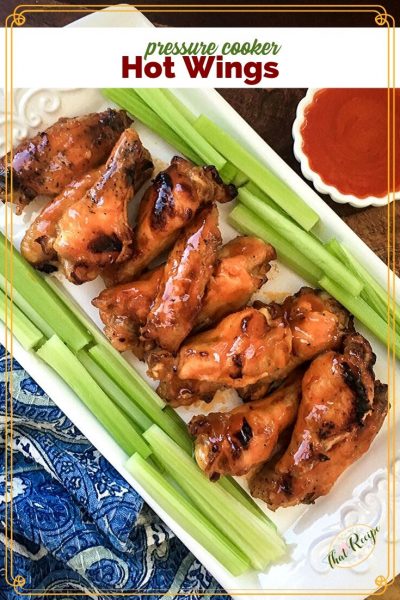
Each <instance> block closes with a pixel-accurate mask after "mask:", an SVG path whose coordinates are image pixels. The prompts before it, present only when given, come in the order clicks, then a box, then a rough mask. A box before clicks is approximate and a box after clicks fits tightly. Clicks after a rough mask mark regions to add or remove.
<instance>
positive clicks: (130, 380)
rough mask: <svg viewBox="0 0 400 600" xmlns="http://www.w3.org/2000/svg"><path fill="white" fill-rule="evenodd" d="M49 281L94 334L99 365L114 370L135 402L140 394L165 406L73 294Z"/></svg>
mask: <svg viewBox="0 0 400 600" xmlns="http://www.w3.org/2000/svg"><path fill="white" fill-rule="evenodd" d="M48 281H49V285H50V286H51V287H52V289H53V290H54V292H55V293H56V294H57V295H58V296H59V297H60V298H61V299H62V300H64V302H66V303H68V304H70V305H71V306H73V307H74V312H75V314H76V317H77V319H78V320H79V321H80V322H81V323H82V325H84V327H85V328H86V329H87V330H88V331H89V332H90V334H91V335H92V337H93V339H94V340H95V341H96V342H97V346H95V347H94V348H95V349H94V348H92V349H91V354H93V358H94V359H95V360H96V362H97V363H98V364H99V366H100V367H102V368H103V364H104V365H107V368H108V369H109V370H110V369H111V370H112V372H113V379H114V380H115V381H116V383H117V384H118V385H119V387H120V388H121V389H123V391H124V392H125V393H126V394H127V396H129V398H131V399H132V400H133V401H134V402H136V401H137V399H136V397H137V395H138V394H139V395H140V397H141V399H142V401H143V402H148V403H154V404H155V405H156V406H159V407H160V408H164V406H165V402H164V400H162V399H161V398H160V397H159V396H158V394H156V392H155V391H154V390H153V389H152V388H151V387H150V386H149V385H148V383H146V381H144V379H143V377H142V376H141V375H139V373H137V371H136V370H135V368H134V367H132V365H130V364H129V363H128V361H127V360H126V359H125V358H124V357H123V356H122V355H121V354H120V353H119V352H118V351H117V350H116V349H115V348H114V347H113V346H112V345H111V344H110V342H109V341H108V339H107V338H106V336H105V335H104V334H103V333H102V332H101V331H100V329H99V328H98V327H97V325H96V324H95V323H94V322H93V321H92V319H91V318H90V317H88V316H87V315H86V314H85V313H84V312H83V311H82V309H81V308H80V306H79V305H78V304H77V303H76V302H75V300H74V299H73V298H72V296H69V294H68V293H66V292H65V290H64V289H63V288H62V287H61V286H60V285H59V283H58V282H57V280H56V279H55V278H49V280H48ZM100 347H101V348H100Z"/></svg>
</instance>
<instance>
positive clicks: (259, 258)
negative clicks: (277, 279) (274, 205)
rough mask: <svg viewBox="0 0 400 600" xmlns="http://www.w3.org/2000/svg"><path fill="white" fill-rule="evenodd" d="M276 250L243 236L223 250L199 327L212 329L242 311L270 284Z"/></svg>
mask: <svg viewBox="0 0 400 600" xmlns="http://www.w3.org/2000/svg"><path fill="white" fill-rule="evenodd" d="M275 259H276V253H275V250H274V248H273V247H272V246H271V245H270V244H266V243H265V242H263V241H262V240H260V239H258V238H255V237H251V236H239V237H236V238H234V239H233V240H231V241H230V242H228V243H227V244H225V246H224V247H223V248H222V250H221V252H220V254H219V257H218V264H217V265H216V268H215V269H214V272H213V275H212V277H211V279H210V282H209V284H208V286H207V291H206V294H205V296H204V299H203V303H202V308H201V312H200V314H199V316H198V319H197V323H196V326H197V328H198V329H204V328H206V327H209V326H210V325H211V324H212V323H214V322H216V321H219V320H220V319H222V318H223V317H225V316H226V315H227V314H229V313H232V312H235V311H237V310H240V309H241V308H242V307H243V306H246V304H247V303H248V302H249V300H250V298H251V296H252V295H253V294H254V292H256V291H257V290H258V289H259V288H260V287H261V286H262V285H263V284H264V283H265V282H266V281H267V273H268V271H269V270H270V268H271V264H270V263H271V261H272V260H275Z"/></svg>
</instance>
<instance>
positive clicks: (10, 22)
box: [4, 4, 396, 597]
mask: <svg viewBox="0 0 400 600" xmlns="http://www.w3.org/2000/svg"><path fill="white" fill-rule="evenodd" d="M149 6H151V7H150V8H149ZM103 9H108V12H110V13H126V12H143V13H155V12H165V13H169V12H172V13H173V12H176V10H177V9H178V10H179V12H184V13H198V12H208V13H219V12H225V13H226V12H229V13H240V12H249V11H250V12H254V13H369V14H371V15H375V17H374V21H375V24H376V25H377V26H379V27H382V26H386V27H387V33H388V37H387V81H388V84H387V99H388V100H387V102H388V148H387V152H388V190H389V192H388V204H387V221H388V228H387V266H388V272H387V290H388V335H387V361H388V362H387V376H388V386H389V390H390V387H391V385H392V392H393V402H392V406H391V409H390V410H389V411H388V416H387V423H388V441H387V476H388V490H387V509H388V510H387V513H388V514H387V521H388V522H387V528H388V534H387V545H388V562H387V570H388V573H387V575H386V576H384V575H378V576H377V577H376V578H375V585H376V586H377V587H378V589H376V588H374V589H372V590H357V591H351V592H350V591H348V590H347V589H334V590H318V591H317V590H315V589H314V590H313V589H308V590H298V591H293V590H285V589H282V590H276V589H275V590H271V591H265V592H262V591H260V590H248V591H243V590H230V591H229V592H228V593H229V594H230V595H231V594H234V595H236V596H242V595H246V596H277V595H282V594H285V595H287V596H293V595H297V596H318V595H321V594H323V595H325V596H358V595H360V594H363V595H372V596H381V595H382V594H384V593H385V591H386V589H387V588H388V587H390V586H391V585H393V583H394V578H395V576H396V571H395V569H396V548H395V543H394V542H395V533H396V512H395V491H396V490H395V486H396V481H395V473H394V457H395V451H396V430H395V415H396V402H395V397H394V391H395V362H396V356H395V333H396V324H395V313H396V300H395V287H396V276H395V263H396V246H395V239H396V238H395V234H396V220H395V199H394V195H395V168H396V161H395V152H396V148H395V125H396V124H395V103H396V98H395V60H396V57H395V25H396V23H395V19H394V17H393V16H392V15H391V14H390V13H388V12H387V10H386V8H385V7H384V6H382V5H378V4H364V5H362V4H335V5H327V4H316V5H310V4H290V5H283V4H268V5H267V7H266V6H265V5H263V4H237V5H224V4H212V5H204V4H168V5H166V4H156V5H147V4H137V5H135V6H124V5H121V6H113V5H111V6H110V5H108V4H96V5H91V6H88V5H84V4H77V5H70V4H65V5H62V4H59V5H57V6H54V5H49V4H20V5H18V6H16V7H15V9H14V11H13V12H12V13H11V14H10V15H8V16H7V18H6V19H5V114H6V115H8V114H9V115H10V120H9V124H7V119H5V126H4V128H5V148H6V151H7V149H8V148H10V155H9V159H8V156H7V155H6V159H5V167H6V169H7V165H8V160H9V161H10V164H12V160H13V148H12V146H13V143H12V142H13V140H12V137H13V108H14V103H13V28H14V27H21V26H23V25H25V23H26V20H27V15H28V14H33V13H44V12H46V13H57V12H63V13H64V12H65V13H79V14H91V13H94V12H99V11H101V10H103ZM139 9H140V10H139ZM391 132H392V136H390V133H391ZM10 173H11V177H10V187H11V190H10V192H11V193H10V197H11V202H12V193H13V192H12V188H13V181H12V169H10ZM5 186H6V190H5V195H6V198H7V197H8V178H6V182H5ZM8 228H9V230H8ZM5 230H6V238H8V237H9V239H11V240H12V239H13V212H12V211H10V215H8V211H7V210H6V211H5ZM8 233H9V234H10V236H8ZM5 255H6V256H5V274H6V282H5V292H6V307H5V325H6V327H5V348H6V355H7V353H9V355H10V361H9V363H8V360H7V361H6V369H5V394H6V402H5V472H6V478H5V579H6V582H7V584H8V585H9V586H10V587H12V588H13V589H14V591H15V592H16V593H17V594H18V595H21V596H25V595H28V594H32V593H33V594H38V593H40V594H41V595H42V596H64V597H67V596H87V593H86V592H82V593H79V592H77V591H72V592H45V591H44V590H29V589H26V590H24V591H21V590H22V588H23V587H24V586H25V583H26V580H25V578H24V577H23V576H22V575H18V574H16V575H14V569H13V548H12V540H13V522H12V516H13V512H12V499H13V486H12V481H13V459H12V449H11V448H12V444H11V436H12V431H13V406H12V389H13V336H12V333H9V329H10V331H11V332H12V324H13V317H12V312H13V311H12V307H13V301H12V298H13V272H12V255H13V244H12V243H7V242H6V247H5ZM7 280H9V282H10V283H9V284H8V281H7ZM8 297H9V300H8ZM391 368H393V372H391ZM389 397H390V396H389ZM8 399H9V401H8ZM392 428H393V432H392ZM391 461H393V467H392V469H391ZM8 468H9V469H10V470H9V471H8ZM9 474H10V478H9V477H8V475H9ZM391 479H392V481H391ZM391 495H392V498H391ZM9 508H10V510H9ZM391 513H392V514H391ZM391 527H392V530H391ZM8 534H9V535H10V537H8ZM390 547H392V554H390V551H389V549H390ZM8 567H10V569H9V570H8ZM100 593H102V594H107V595H108V596H110V597H114V596H136V595H137V596H150V595H154V594H155V593H162V594H163V595H165V596H173V597H179V596H183V595H187V594H184V593H173V592H164V591H162V590H152V591H151V592H136V593H135V592H131V591H130V592H112V591H107V590H102V591H100ZM218 593H219V592H218V591H217V590H215V591H213V592H208V593H196V594H197V595H198V596H212V595H215V594H218Z"/></svg>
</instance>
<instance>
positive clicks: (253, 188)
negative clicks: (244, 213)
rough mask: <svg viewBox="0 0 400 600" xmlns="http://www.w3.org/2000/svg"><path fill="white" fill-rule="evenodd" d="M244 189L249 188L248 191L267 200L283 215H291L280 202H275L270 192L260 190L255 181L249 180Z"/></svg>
mask: <svg viewBox="0 0 400 600" xmlns="http://www.w3.org/2000/svg"><path fill="white" fill-rule="evenodd" d="M244 189H245V190H247V191H248V192H250V194H253V196H257V198H259V199H260V200H262V201H263V202H266V203H267V204H268V206H271V207H272V208H273V209H274V210H277V211H278V212H280V213H281V215H285V217H289V215H288V214H287V213H286V212H285V211H284V210H283V208H281V207H280V206H279V204H277V203H276V202H274V201H273V200H272V198H270V197H269V196H268V194H266V193H265V192H263V191H262V190H260V188H259V187H258V185H256V184H255V183H254V181H249V182H248V183H246V185H245V186H244ZM289 218H290V219H291V217H289ZM292 220H293V219H292ZM295 222H296V221H294V220H293V223H295Z"/></svg>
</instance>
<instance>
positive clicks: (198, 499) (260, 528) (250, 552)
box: [144, 425, 285, 571]
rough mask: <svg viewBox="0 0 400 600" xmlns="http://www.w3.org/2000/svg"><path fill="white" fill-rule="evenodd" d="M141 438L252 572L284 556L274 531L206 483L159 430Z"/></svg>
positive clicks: (282, 547) (282, 546) (145, 434)
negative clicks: (249, 562) (248, 564)
mask: <svg viewBox="0 0 400 600" xmlns="http://www.w3.org/2000/svg"><path fill="white" fill-rule="evenodd" d="M144 438H145V439H146V440H147V442H148V443H149V444H150V446H151V448H152V450H153V453H154V454H155V456H157V458H158V460H160V461H161V462H162V463H163V465H164V468H165V470H166V471H167V472H169V473H170V474H171V476H172V477H173V478H174V479H175V481H176V482H177V484H178V485H179V486H180V487H181V488H182V489H183V491H184V492H185V493H186V494H187V495H188V497H189V498H190V499H191V500H192V502H194V503H195V504H196V505H197V508H198V509H199V510H200V511H201V512H202V513H203V514H204V515H205V516H206V517H207V518H208V519H209V520H210V521H211V522H212V523H214V525H215V526H216V527H218V529H220V530H221V531H222V533H223V534H224V535H225V536H226V537H227V538H228V539H230V540H231V541H232V542H233V543H236V544H237V545H238V546H239V547H240V548H241V549H242V550H243V552H244V553H245V554H246V556H247V557H248V558H249V559H250V561H251V563H252V565H253V567H254V568H256V569H258V570H261V571H263V570H264V569H265V568H266V566H267V564H268V563H269V562H270V560H272V559H276V558H279V557H280V556H282V555H283V554H284V551H285V544H284V542H283V540H282V538H281V537H280V536H279V534H278V533H277V532H276V530H275V529H274V528H273V527H271V525H270V524H265V523H262V522H261V521H260V519H259V518H258V517H255V516H254V515H253V513H251V512H250V511H248V510H247V509H245V508H244V507H243V505H242V504H241V503H240V502H238V501H237V500H236V499H235V498H233V497H232V496H230V495H229V494H228V493H227V492H226V490H224V489H223V488H222V487H221V486H220V485H219V484H218V483H212V482H211V481H209V479H207V477H206V476H205V475H204V473H203V472H202V471H200V469H199V468H198V466H197V465H196V463H195V462H194V461H193V460H192V459H191V458H190V457H188V456H187V455H185V453H184V452H183V451H182V450H181V448H179V446H177V444H175V443H174V442H173V441H172V440H171V439H170V438H169V437H168V436H167V435H166V434H165V433H164V432H163V431H161V429H159V428H158V427H157V426H155V425H153V426H152V427H150V429H148V430H147V431H146V432H145V433H144Z"/></svg>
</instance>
